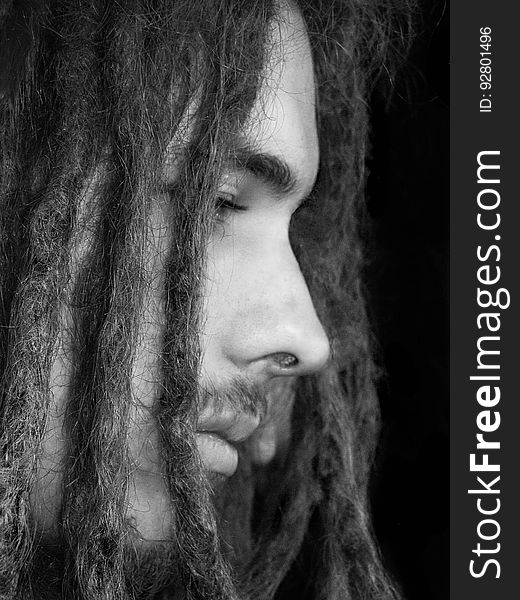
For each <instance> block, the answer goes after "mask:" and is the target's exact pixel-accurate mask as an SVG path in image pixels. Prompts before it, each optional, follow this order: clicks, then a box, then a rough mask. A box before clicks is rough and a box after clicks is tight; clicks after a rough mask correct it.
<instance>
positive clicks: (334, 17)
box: [0, 0, 408, 600]
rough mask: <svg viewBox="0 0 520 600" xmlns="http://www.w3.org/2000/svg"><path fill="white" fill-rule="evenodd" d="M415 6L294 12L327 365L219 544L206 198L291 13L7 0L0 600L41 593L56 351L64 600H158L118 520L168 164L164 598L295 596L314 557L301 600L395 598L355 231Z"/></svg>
mask: <svg viewBox="0 0 520 600" xmlns="http://www.w3.org/2000/svg"><path fill="white" fill-rule="evenodd" d="M405 8H406V0H393V1H385V0H317V1H311V0H302V1H301V2H300V6H299V9H300V11H301V13H302V15H303V17H304V20H305V22H306V24H307V28H308V34H309V38H310V43H311V47H312V51H313V59H314V65H315V73H316V80H317V112H318V115H317V116H318V131H319V137H320V153H321V167H320V174H319V181H318V187H317V193H316V196H317V197H319V202H316V203H315V204H312V203H311V204H310V205H309V206H308V207H307V208H305V209H303V210H301V211H298V214H297V215H296V216H295V218H294V219H293V222H292V224H291V232H290V233H291V242H292V244H293V247H294V249H295V253H296V255H297V257H298V260H299V262H300V265H301V268H302V271H303V272H304V274H305V277H306V280H307V282H308V285H309V289H310V291H311V294H312V296H313V300H314V303H315V306H316V309H317V312H318V314H319V316H320V319H321V320H322V323H323V324H324V326H325V328H326V329H327V333H328V335H329V338H330V340H331V343H332V347H333V355H334V360H333V361H332V363H331V364H330V366H329V367H328V368H327V370H326V371H325V372H323V373H321V374H319V375H315V376H309V377H305V378H302V379H301V380H300V381H299V383H298V386H297V389H296V391H295V394H296V401H295V404H294V406H295V408H294V411H293V415H292V438H291V442H290V443H291V447H290V450H289V452H288V453H287V456H288V457H290V460H289V459H286V460H284V461H279V462H276V461H275V465H274V467H273V477H274V478H275V479H276V481H277V482H278V485H276V486H271V488H270V489H269V491H268V492H265V491H263V492H262V493H261V492H260V491H259V488H258V485H257V481H258V479H259V477H260V476H259V474H258V473H255V470H254V468H253V467H252V466H251V465H250V464H248V463H247V461H243V463H244V464H242V465H241V467H240V470H239V473H238V474H237V476H236V478H233V479H234V480H233V481H232V482H230V486H229V491H228V495H227V500H228V502H227V504H226V503H224V506H223V507H222V513H223V514H233V515H234V516H233V521H234V524H233V523H230V524H229V526H230V529H231V531H229V532H227V533H226V532H224V531H223V529H225V527H224V526H222V525H219V523H218V522H217V519H216V516H215V511H214V509H213V508H212V501H211V496H210V493H211V492H210V488H209V485H208V483H207V481H206V478H205V476H204V473H203V470H202V468H201V465H200V461H199V459H198V456H197V450H196V442H195V437H194V435H195V434H194V423H195V418H196V416H195V415H196V413H195V410H196V409H195V404H196V397H197V376H198V372H199V361H200V348H199V341H198V337H199V336H198V333H197V332H198V330H199V325H200V318H201V297H200V286H201V281H202V278H203V267H204V247H205V244H206V240H207V237H208V232H209V228H210V226H211V220H212V215H213V210H214V206H213V202H212V198H213V197H214V190H215V187H216V185H217V182H218V179H219V175H220V172H221V168H222V164H223V161H224V158H225V153H226V149H227V148H229V146H230V141H231V139H232V138H233V136H234V135H235V134H236V132H237V131H240V127H241V125H242V124H243V123H244V122H245V120H246V118H247V117H248V115H249V113H250V111H251V108H252V106H253V104H254V102H255V99H256V97H257V94H258V90H259V86H260V83H261V80H262V69H263V67H264V66H265V64H266V59H267V49H266V39H267V32H268V26H269V23H271V22H272V20H273V19H275V18H277V15H278V13H279V6H278V5H277V3H274V2H271V1H269V0H250V1H247V2H243V1H240V0H199V1H198V2H192V1H188V0H175V1H174V2H173V1H172V0H128V1H125V2H121V1H115V2H108V1H106V0H55V1H48V2H45V3H36V2H18V1H16V0H11V1H10V2H9V1H8V2H7V3H4V7H3V8H2V9H0V28H1V32H2V34H1V36H0V40H4V41H3V42H0V43H2V44H3V47H0V50H1V52H2V55H4V56H6V57H9V60H6V61H5V66H4V67H3V69H4V71H3V72H2V73H1V74H0V84H1V85H2V89H0V120H1V126H0V127H1V130H0V131H1V133H0V160H1V162H0V177H1V180H0V190H1V192H0V193H1V196H0V431H1V443H2V454H1V466H0V519H1V521H0V523H1V528H0V598H1V599H2V600H9V599H14V598H30V597H36V596H35V594H36V593H37V590H35V589H33V582H34V576H35V573H34V570H35V569H34V567H31V565H33V558H34V554H35V548H36V547H37V545H38V542H39V539H38V536H39V532H38V531H37V528H36V527H35V524H34V521H33V517H32V515H31V508H30V498H31V490H32V489H33V487H34V485H35V474H36V468H37V464H38V460H39V455H40V448H41V444H42V439H43V435H44V431H45V427H46V423H47V422H48V419H49V409H50V405H51V398H52V393H53V392H52V389H51V387H52V379H53V377H52V367H53V364H54V363H55V361H56V359H57V356H58V354H59V352H60V348H61V349H63V348H69V349H70V353H69V354H67V356H69V358H68V359H67V360H69V361H70V365H69V366H70V371H71V375H70V391H69V399H68V404H67V409H66V414H65V425H64V429H65V436H66V439H67V457H68V458H67V460H66V462H65V465H64V466H63V478H64V479H63V486H62V487H63V498H62V502H61V508H60V515H59V522H60V527H61V530H62V531H61V535H62V538H63V540H62V543H63V546H64V550H63V556H62V557H61V558H60V561H61V563H60V569H61V570H60V571H59V572H60V575H59V577H60V578H61V580H60V581H59V582H58V589H60V588H61V593H62V597H65V598H75V599H84V600H87V599H91V600H94V599H96V600H98V599H106V600H109V599H110V600H127V599H130V598H140V597H154V596H153V594H155V593H156V592H157V589H152V588H150V589H144V590H143V589H139V585H138V584H137V583H136V582H135V581H133V580H132V578H131V576H130V575H129V570H128V568H127V567H125V565H127V563H128V561H129V555H132V553H133V547H132V544H131V543H130V542H129V540H130V539H131V527H130V526H129V524H128V523H127V520H126V518H125V510H126V507H127V504H128V494H129V485H128V481H129V474H130V470H131V461H130V458H129V452H128V424H129V421H130V420H131V410H132V409H131V406H130V403H126V402H121V399H122V398H129V397H130V396H131V390H130V380H131V372H132V364H133V361H134V360H135V351H136V350H135V349H136V345H137V340H138V337H139V332H140V329H139V328H140V323H141V320H142V314H143V310H144V307H145V305H146V298H147V296H146V294H147V289H148V287H149V284H150V277H151V274H150V268H149V264H148V259H149V246H150V230H149V229H150V226H149V223H150V219H151V218H152V217H153V211H154V204H153V199H154V197H156V195H157V190H158V189H160V186H161V177H162V174H163V173H164V168H165V167H164V162H165V156H166V155H167V154H168V153H170V154H171V149H172V147H174V154H175V183H174V186H173V190H171V191H170V197H171V206H170V211H169V214H168V220H169V226H170V227H171V231H172V243H171V245H170V246H171V247H170V248H169V249H168V257H167V259H166V263H167V268H166V281H165V282H164V285H165V289H166V298H167V301H166V306H165V334H164V339H163V348H162V352H161V394H160V395H159V397H158V400H157V403H156V404H157V406H156V407H155V418H156V422H157V427H158V431H159V438H160V443H161V448H162V463H163V469H164V476H165V478H166V481H167V485H168V491H169V494H170V497H171V510H172V514H173V529H174V531H173V535H172V539H173V547H172V548H171V549H170V550H169V552H170V557H171V561H170V562H171V566H170V567H169V569H170V571H171V572H168V573H167V574H166V575H165V578H166V581H168V577H167V576H170V577H171V578H173V579H175V585H174V588H175V590H173V588H172V589H171V594H174V593H179V594H180V595H181V597H186V598H192V599H201V600H202V599H211V600H218V599H219V598H221V599H226V600H232V599H235V598H236V599H238V598H240V599H246V598H247V599H250V600H253V599H254V600H267V599H268V598H273V597H274V596H275V595H276V594H277V593H278V594H281V593H282V592H283V590H284V589H287V586H288V584H287V581H288V580H289V579H290V575H291V572H294V569H295V565H297V564H303V563H304V564H308V563H309V558H308V557H309V553H308V550H307V549H308V547H309V546H312V547H313V552H312V583H309V589H308V590H307V593H308V594H309V596H308V597H309V598H315V599H319V598H323V599H327V600H333V599H340V598H341V599H347V600H348V599H352V600H355V599H360V598H366V599H373V600H375V599H392V598H397V597H398V592H397V591H396V590H395V589H394V587H393V586H392V584H391V582H390V581H389V579H388V577H387V576H386V574H385V573H384V570H383V568H382V567H381V562H380V558H379V554H378V550H377V547H376V545H375V543H374V541H373V536H372V532H371V530H370V522H369V516H368V510H367V503H368V502H367V483H368V477H369V471H370V465H371V462H372V457H373V452H374V444H375V440H376V436H377V430H378V411H377V402H376V397H375V393H374V379H375V369H374V366H373V363H372V360H371V355H370V344H369V329H368V325H367V318H366V314H365V309H364V301H363V294H362V284H361V274H362V269H363V253H362V249H361V248H362V247H361V242H360V238H361V236H362V233H363V232H362V231H361V227H360V225H361V224H362V223H363V216H362V215H363V204H364V202H363V190H364V181H365V172H364V160H365V156H366V152H367V139H368V110H367V98H368V97H369V94H370V92H371V89H372V86H373V84H374V82H375V81H377V80H378V78H380V77H381V74H382V73H390V72H391V69H392V65H393V59H392V54H394V55H395V50H396V48H398V47H401V48H403V49H404V46H405V43H404V42H405V41H406V31H407V27H408V21H407V18H406V14H407V13H406V11H405ZM194 104H196V109H194V108H193V106H194ZM186 115H189V119H187V116H186ZM87 190H88V193H87ZM85 215H89V216H88V217H86V216H85ZM72 256H74V257H75V260H72V259H71V257H72ZM63 306H67V307H69V310H68V313H69V314H68V316H67V318H66V320H65V322H64V317H63V311H62V307H63ZM70 356H73V357H74V358H73V359H71V358H70ZM238 497H240V498H241V499H242V500H241V503H240V506H238V508H237V502H238V501H237V498H238ZM233 502H234V503H235V505H233ZM230 506H234V509H233V510H231V511H230V508H229V507H230ZM219 520H220V519H219ZM230 520H231V519H230V518H224V519H223V521H224V522H229V521H230ZM238 529H241V531H236V530H238ZM233 531H235V533H233ZM241 538H245V539H246V542H244V543H242V542H241V541H240V540H241ZM224 539H225V540H226V541H225V542H223V540H224ZM238 547H240V548H241V549H242V550H243V552H242V551H239V550H237V548H238ZM166 570H168V569H166ZM49 585H50V584H49ZM50 587H52V586H51V585H50ZM179 590H181V591H180V592H179ZM183 595H184V596H183Z"/></svg>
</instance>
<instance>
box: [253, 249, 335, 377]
mask: <svg viewBox="0 0 520 600" xmlns="http://www.w3.org/2000/svg"><path fill="white" fill-rule="evenodd" d="M266 266H267V268H266V269H264V278H265V281H264V290H265V293H264V299H265V302H266V304H267V306H266V310H268V311H269V312H270V313H271V315H272V320H271V323H272V328H271V330H270V331H266V332H265V341H264V344H265V348H264V349H263V350H261V352H263V353H264V355H265V356H268V355H269V354H278V353H286V354H292V355H294V357H295V358H296V359H297V360H298V363H297V367H296V370H298V371H299V373H310V372H314V371H317V370H319V369H321V368H322V367H323V366H324V365H325V363H326V362H327V360H328V358H329V352H330V346H329V340H328V338H327V335H326V333H325V330H324V329H323V326H322V324H321V322H320V320H319V318H318V315H317V314H316V310H315V308H314V304H313V302H312V298H311V296H310V292H309V289H308V287H307V283H306V281H305V279H304V277H303V274H302V272H301V270H300V266H299V264H298V262H297V260H296V258H295V256H294V254H293V251H292V248H291V247H290V244H289V241H288V239H287V240H286V241H285V242H284V243H283V248H279V249H278V252H273V255H272V260H271V261H270V262H269V263H268V264H267V265H266Z"/></svg>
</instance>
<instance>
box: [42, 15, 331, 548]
mask: <svg viewBox="0 0 520 600" xmlns="http://www.w3.org/2000/svg"><path fill="white" fill-rule="evenodd" d="M268 46H269V48H270V54H269V60H268V64H267V66H266V69H265V75H264V79H263V83H262V85H261V89H260V93H259V95H258V97H257V99H256V102H255V105H254V107H253V110H252V112H251V114H250V116H249V118H248V120H247V122H246V125H245V127H244V128H243V131H242V132H241V135H240V139H237V140H236V149H235V151H234V152H233V153H232V154H231V158H230V160H229V162H228V163H227V164H226V165H224V169H223V172H222V176H221V179H220V182H219V186H218V194H217V198H216V200H215V202H216V210H215V213H216V214H215V221H214V225H213V230H212V232H211V235H210V239H209V240H208V242H207V255H206V257H205V265H206V266H205V273H204V281H203V282H202V294H203V310H202V319H201V332H200V344H201V349H202V360H201V367H200V374H199V382H198V383H199V389H200V393H199V396H200V406H199V412H198V420H197V423H196V434H195V438H196V443H197V448H198V452H199V455H200V461H201V463H202V466H203V468H204V471H205V473H206V475H207V477H208V479H209V481H210V482H211V483H212V484H213V485H214V486H215V488H218V487H219V486H222V485H225V482H226V480H227V479H228V478H230V477H232V476H233V475H234V473H235V471H236V469H237V464H238V460H239V458H238V457H239V452H238V450H237V448H238V447H240V448H247V450H248V452H249V453H250V455H251V457H252V460H253V462H256V463H258V464H267V463H269V462H270V461H271V460H272V459H273V458H274V456H275V455H276V454H277V453H280V452H284V450H285V447H286V445H287V438H288V436H289V435H290V431H289V414H290V411H291V404H292V396H291V393H290V389H291V383H292V382H293V381H294V378H296V377H298V376H301V375H305V374H310V373H314V372H316V371H319V370H320V369H322V368H323V367H324V365H325V364H326V362H327V360H328V358H329V343H328V339H327V336H326V334H325V332H324V330H323V328H322V325H321V323H320V321H319V319H318V317H317V315H316V312H315V309H314V306H313V302H312V300H311V297H310V295H309V291H308V289H307V286H306V283H305V280H304V278H303V276H302V273H301V271H300V268H299V265H298V262H297V260H296V258H295V256H294V254H293V250H292V248H291V244H290V241H289V225H290V222H291V218H292V216H293V214H294V213H295V211H297V210H298V208H299V206H300V205H301V204H302V203H303V202H304V201H305V199H306V198H307V197H308V196H309V194H310V193H311V191H312V189H313V186H314V184H315V180H316V177H317V172H318V164H319V148H318V139H317V129H316V120H315V91H314V86H315V82H314V75H313V64H312V58H311V51H310V47H309V42H308V38H307V34H306V32H305V26H304V23H303V21H302V18H301V16H300V15H299V13H298V12H297V11H296V10H294V9H288V8H286V9H284V10H283V11H282V19H281V20H280V21H279V22H278V21H277V23H276V25H273V26H272V28H271V31H270V40H269V44H268ZM173 176H174V175H173ZM88 194H89V192H88V191H87V193H86V204H88ZM167 210H168V208H167V198H166V197H161V195H158V197H157V199H156V201H154V210H153V214H152V216H151V218H150V236H149V244H148V248H147V270H148V273H149V274H150V283H149V286H148V288H147V294H146V297H145V301H144V303H143V308H142V311H141V319H140V323H139V336H138V339H137V346H136V347H137V350H136V354H135V357H134V360H133V367H132V372H131V377H130V379H131V381H130V390H131V393H130V395H131V398H130V401H131V403H132V411H131V422H130V425H129V435H128V446H129V454H130V460H131V464H132V470H131V481H130V485H129V488H128V490H129V492H128V493H129V497H128V503H127V507H126V513H125V517H126V519H127V520H128V522H129V523H131V525H132V527H133V529H134V531H135V536H136V538H137V539H139V540H142V542H143V543H149V542H150V543H151V542H154V541H160V540H165V539H168V538H169V537H170V535H171V534H170V532H171V530H172V523H171V516H170V512H171V509H170V498H169V494H168V492H167V489H166V484H165V481H164V476H163V474H162V466H161V460H160V452H161V451H160V441H159V435H158V431H157V424H156V420H155V418H154V405H155V403H156V400H157V397H158V395H159V394H160V391H161V368H162V367H161V361H160V358H159V357H160V354H161V347H162V343H163V332H164V305H165V292H164V289H165V269H166V264H165V256H166V255H167V252H168V248H169V247H170V245H171V244H172V243H173V240H172V235H171V232H170V230H169V228H168V225H167V218H166V213H167ZM89 243H90V242H89V239H88V236H86V237H85V239H84V240H79V241H78V242H77V244H76V247H75V250H74V252H73V253H72V259H71V269H70V270H71V273H72V281H71V285H73V283H74V273H75V270H76V269H75V265H77V264H78V263H79V262H80V261H81V258H82V256H83V255H84V254H85V252H86V251H87V250H88V247H89ZM60 318H61V333H60V347H59V352H58V355H57V358H56V359H55V361H54V364H53V366H52V369H51V379H50V384H51V389H52V406H51V411H50V414H49V417H48V420H47V424H46V430H45V435H44V440H43V446H42V454H41V458H40V461H39V464H38V472H37V477H36V484H35V486H34V488H33V490H32V492H31V509H32V512H33V515H34V518H35V521H36V523H37V525H38V527H39V528H40V529H41V530H42V531H43V532H44V534H45V535H46V536H48V537H49V538H52V537H54V536H57V535H59V532H58V525H57V523H58V521H59V512H60V506H61V498H62V484H63V466H62V465H63V464H64V463H65V461H66V460H67V440H66V439H65V437H64V433H63V423H64V415H65V411H66V408H67V404H68V401H69V397H70V388H71V372H72V364H73V361H74V349H73V348H72V346H71V342H70V331H71V329H72V323H71V321H70V315H69V311H68V310H67V308H66V307H65V308H63V310H62V314H61V317H60ZM280 389H283V390H289V391H288V392H287V391H285V392H283V393H282V392H280Z"/></svg>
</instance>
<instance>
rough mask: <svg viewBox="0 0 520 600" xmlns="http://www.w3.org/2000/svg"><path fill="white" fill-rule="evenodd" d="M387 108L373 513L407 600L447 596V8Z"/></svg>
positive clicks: (379, 118) (380, 120)
mask: <svg viewBox="0 0 520 600" xmlns="http://www.w3.org/2000/svg"><path fill="white" fill-rule="evenodd" d="M415 28H416V38H415V42H414V44H413V46H412V50H411V54H410V58H409V60H408V61H407V63H406V65H405V66H404V68H403V69H402V70H401V72H400V75H399V77H398V78H397V80H396V82H395V90H394V94H393V97H392V101H391V103H390V105H389V106H388V97H385V98H383V97H381V96H380V95H379V96H377V95H376V97H375V98H374V103H373V105H374V111H373V115H372V118H373V151H372V159H371V161H370V163H369V168H370V172H371V174H370V176H369V182H368V192H369V213H370V217H371V221H372V222H371V225H372V226H373V238H374V242H373V248H372V252H371V254H372V259H371V263H370V267H369V270H368V272H367V276H368V288H369V294H370V297H371V302H370V305H371V307H372V314H371V317H372V322H373V328H374V330H375V333H376V337H377V338H378V343H379V346H380V349H379V350H380V352H379V364H380V366H381V367H382V369H383V370H384V373H385V374H384V376H383V378H382V380H381V383H380V386H379V395H380V399H381V408H382V417H383V430H382V439H381V444H380V450H379V455H378V460H377V463H376V469H375V478H374V484H373V489H372V503H373V513H374V522H375V530H376V535H377V537H378V539H379V541H380V544H381V547H382V550H383V555H384V559H385V563H386V566H387V568H389V569H390V571H391V572H392V573H393V574H394V577H395V578H396V580H397V581H398V582H399V584H400V585H401V586H402V589H403V593H404V595H405V597H406V598H407V599H408V600H441V599H442V600H445V599H447V598H448V597H449V578H448V569H449V560H448V557H449V529H448V528H449V7H448V6H447V5H446V4H445V3H444V2H436V1H430V0H426V1H422V2H421V3H420V11H419V13H418V14H417V15H416V24H415Z"/></svg>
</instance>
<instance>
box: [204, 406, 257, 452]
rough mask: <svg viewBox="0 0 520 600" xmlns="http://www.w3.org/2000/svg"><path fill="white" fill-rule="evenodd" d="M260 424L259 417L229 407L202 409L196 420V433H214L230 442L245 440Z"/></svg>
mask: <svg viewBox="0 0 520 600" xmlns="http://www.w3.org/2000/svg"><path fill="white" fill-rule="evenodd" d="M259 425H260V417H259V416H254V415H252V414H249V413H245V412H237V411H235V410H232V409H230V408H223V409H222V410H218V411H215V410H211V409H204V410H203V411H202V413H201V415H200V417H199V420H198V422H197V433H215V434H216V435H218V436H219V437H221V438H223V439H224V440H226V441H228V442H231V443H239V442H243V441H245V440H247V438H249V437H250V436H251V435H252V434H253V432H254V431H255V430H256V429H257V428H258V426H259Z"/></svg>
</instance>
